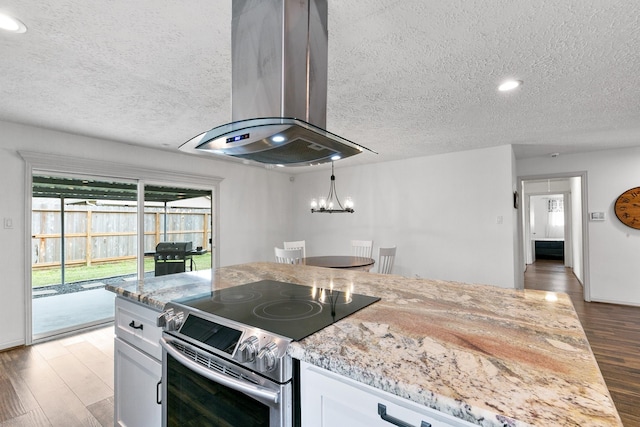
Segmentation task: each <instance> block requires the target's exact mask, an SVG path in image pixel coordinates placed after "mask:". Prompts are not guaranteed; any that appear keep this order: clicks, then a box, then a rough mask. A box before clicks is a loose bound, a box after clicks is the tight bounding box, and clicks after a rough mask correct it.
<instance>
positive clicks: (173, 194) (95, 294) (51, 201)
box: [31, 172, 215, 341]
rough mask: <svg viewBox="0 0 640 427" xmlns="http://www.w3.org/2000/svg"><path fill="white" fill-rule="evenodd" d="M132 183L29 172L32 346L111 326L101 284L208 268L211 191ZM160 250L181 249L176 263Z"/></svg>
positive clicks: (107, 300)
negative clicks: (65, 334) (94, 327)
mask: <svg viewBox="0 0 640 427" xmlns="http://www.w3.org/2000/svg"><path fill="white" fill-rule="evenodd" d="M140 184H141V182H140V181H134V180H130V181H127V180H123V179H115V178H108V177H87V176H75V175H72V174H65V175H55V174H50V173H44V172H40V173H35V172H34V173H33V175H32V204H31V205H32V208H31V212H32V213H31V216H32V224H31V231H32V235H31V261H32V268H31V284H32V293H31V303H32V310H31V314H32V316H31V323H32V328H31V329H32V340H36V341H37V340H40V339H45V338H48V337H51V336H55V335H60V334H64V333H68V332H71V331H75V330H78V329H83V328H86V327H91V326H95V325H100V324H104V323H109V322H111V321H112V320H113V314H114V311H113V299H114V297H115V294H114V293H112V292H109V291H106V290H105V289H104V288H105V285H106V284H110V285H115V286H120V285H126V282H128V281H138V280H146V279H150V278H152V277H155V276H158V275H166V274H176V273H180V272H189V271H195V270H203V269H211V268H212V260H215V254H214V252H213V249H214V246H215V245H214V244H213V242H215V239H214V234H213V230H214V229H213V225H214V224H215V221H213V215H212V212H213V205H212V200H214V197H213V192H212V190H211V189H204V190H203V189H193V188H186V187H185V188H181V187H177V186H173V185H172V186H168V185H162V184H153V185H152V184H144V185H142V186H141V185H140ZM139 188H143V189H144V194H143V197H142V198H139V197H138V189H139ZM140 199H142V200H143V209H139V206H138V204H139V200H140ZM140 215H142V216H143V217H142V218H140ZM140 221H142V222H140ZM141 223H142V224H144V227H143V228H144V230H143V236H139V235H138V226H137V225H138V224H141ZM140 239H141V240H140ZM138 242H143V243H141V245H142V246H143V247H142V248H141V249H142V250H140V249H139V248H138ZM167 244H170V245H180V246H181V247H183V248H184V254H182V255H181V257H180V259H175V256H174V257H172V259H170V260H167V259H162V257H158V256H157V255H158V254H157V249H158V248H162V246H163V245H165V246H166V245H167ZM138 272H144V275H142V277H140V274H139V273H138Z"/></svg>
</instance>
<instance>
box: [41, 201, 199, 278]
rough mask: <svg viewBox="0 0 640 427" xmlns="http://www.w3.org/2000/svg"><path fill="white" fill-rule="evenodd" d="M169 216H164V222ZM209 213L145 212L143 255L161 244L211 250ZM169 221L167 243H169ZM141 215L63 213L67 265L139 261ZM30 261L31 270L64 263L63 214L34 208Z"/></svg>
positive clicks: (94, 212)
mask: <svg viewBox="0 0 640 427" xmlns="http://www.w3.org/2000/svg"><path fill="white" fill-rule="evenodd" d="M165 215H166V217H165ZM210 217H211V215H210V214H209V212H197V211H194V209H183V210H182V211H178V212H175V211H174V212H167V213H166V214H165V212H164V211H158V212H145V214H144V251H145V252H153V251H155V247H156V245H157V244H158V243H160V242H161V241H169V242H185V241H186V242H192V243H193V248H194V249H195V248H196V247H198V246H202V247H203V248H206V249H210V248H209V239H210V238H211V229H210V224H211V220H210ZM165 218H166V238H165V223H164V222H165ZM136 222H137V213H136V212H135V210H132V211H114V210H99V209H91V210H67V211H65V234H64V237H65V265H73V264H78V265H81V264H84V265H87V266H89V265H91V264H92V263H100V262H113V261H121V260H126V259H135V258H136V256H137V250H136V248H137V237H136V236H137V232H136V229H137V227H136V225H137V224H136ZM32 231H33V235H32V238H31V242H32V244H31V255H32V257H31V259H32V261H33V263H32V267H33V268H45V267H55V266H59V265H60V263H61V254H62V251H61V245H60V242H61V237H62V236H61V221H60V211H59V210H55V209H33V211H32Z"/></svg>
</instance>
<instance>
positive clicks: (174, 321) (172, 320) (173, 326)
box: [164, 311, 184, 331]
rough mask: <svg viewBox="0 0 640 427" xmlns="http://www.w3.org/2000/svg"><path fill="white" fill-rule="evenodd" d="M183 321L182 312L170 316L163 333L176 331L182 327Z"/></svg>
mask: <svg viewBox="0 0 640 427" xmlns="http://www.w3.org/2000/svg"><path fill="white" fill-rule="evenodd" d="M183 319H184V313H183V312H182V311H179V312H177V313H176V314H173V315H170V316H169V317H168V318H167V319H166V325H165V327H164V329H165V331H177V330H178V329H180V326H182V320H183Z"/></svg>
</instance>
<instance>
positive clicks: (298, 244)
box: [284, 240, 307, 258]
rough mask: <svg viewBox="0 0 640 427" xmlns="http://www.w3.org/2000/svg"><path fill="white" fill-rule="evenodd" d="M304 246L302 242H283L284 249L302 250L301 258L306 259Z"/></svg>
mask: <svg viewBox="0 0 640 427" xmlns="http://www.w3.org/2000/svg"><path fill="white" fill-rule="evenodd" d="M305 246H306V244H305V241H304V240H297V241H295V242H284V248H285V249H302V258H306V257H307V251H306V248H305Z"/></svg>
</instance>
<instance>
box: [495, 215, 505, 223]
mask: <svg viewBox="0 0 640 427" xmlns="http://www.w3.org/2000/svg"><path fill="white" fill-rule="evenodd" d="M503 220H504V218H503V217H502V215H498V217H497V218H496V224H502V222H503Z"/></svg>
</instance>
